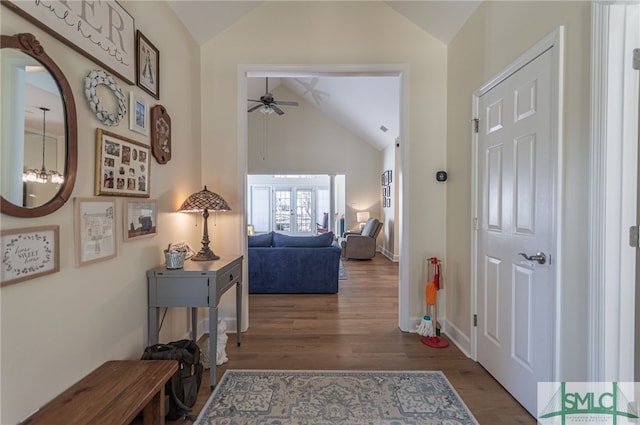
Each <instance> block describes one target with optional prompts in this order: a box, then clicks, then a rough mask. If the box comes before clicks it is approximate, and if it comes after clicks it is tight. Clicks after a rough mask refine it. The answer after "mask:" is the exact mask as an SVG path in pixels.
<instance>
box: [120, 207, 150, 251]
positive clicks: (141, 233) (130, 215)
mask: <svg viewBox="0 0 640 425" xmlns="http://www.w3.org/2000/svg"><path fill="white" fill-rule="evenodd" d="M122 212H123V213H122V217H123V218H122V223H123V226H122V227H123V230H124V241H125V242H128V241H131V240H134V239H139V238H144V237H149V236H155V235H157V234H158V201H157V200H155V199H147V200H144V201H143V200H138V199H125V200H124V204H123V208H122Z"/></svg>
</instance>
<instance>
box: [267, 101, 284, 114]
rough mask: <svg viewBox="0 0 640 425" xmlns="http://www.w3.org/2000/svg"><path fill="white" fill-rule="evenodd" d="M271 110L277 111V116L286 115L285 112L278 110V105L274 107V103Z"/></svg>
mask: <svg viewBox="0 0 640 425" xmlns="http://www.w3.org/2000/svg"><path fill="white" fill-rule="evenodd" d="M270 107H271V109H273V110H274V111H276V114H278V115H284V111H283V110H282V109H280V108H278V107H277V106H276V105H274V104H273V103H272V104H271V105H270Z"/></svg>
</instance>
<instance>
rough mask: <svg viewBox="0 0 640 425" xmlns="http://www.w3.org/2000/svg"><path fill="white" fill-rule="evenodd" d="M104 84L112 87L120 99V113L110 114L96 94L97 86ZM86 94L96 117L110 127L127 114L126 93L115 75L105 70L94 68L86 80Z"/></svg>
mask: <svg viewBox="0 0 640 425" xmlns="http://www.w3.org/2000/svg"><path fill="white" fill-rule="evenodd" d="M100 84H103V85H105V86H107V87H109V88H110V89H111V91H112V92H113V94H114V95H115V96H116V99H118V114H117V115H116V114H110V113H109V112H107V111H106V110H105V109H104V108H103V107H102V106H101V105H100V99H98V95H97V94H96V87H98V86H99V85H100ZM84 95H85V97H86V98H87V102H89V107H90V108H91V110H92V111H93V112H94V113H95V114H96V117H97V118H98V119H99V120H100V121H102V122H103V123H104V124H105V125H107V126H109V127H115V126H117V125H118V124H120V121H122V119H123V118H124V116H125V115H126V114H127V104H126V99H125V97H124V94H123V93H122V90H120V87H118V84H117V83H116V82H115V80H114V79H113V77H112V76H111V75H109V74H107V73H106V72H104V71H101V70H97V69H94V70H93V71H91V72H90V73H89V75H87V78H85V80H84Z"/></svg>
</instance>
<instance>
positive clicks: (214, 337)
mask: <svg viewBox="0 0 640 425" xmlns="http://www.w3.org/2000/svg"><path fill="white" fill-rule="evenodd" d="M217 351H218V307H217V306H210V307H209V382H210V384H211V389H213V387H215V386H216V361H217V360H218V359H217V357H218V355H217V354H218V353H217Z"/></svg>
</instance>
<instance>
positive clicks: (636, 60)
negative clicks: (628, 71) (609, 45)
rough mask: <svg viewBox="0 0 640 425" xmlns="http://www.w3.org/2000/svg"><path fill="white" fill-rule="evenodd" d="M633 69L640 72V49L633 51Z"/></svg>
mask: <svg viewBox="0 0 640 425" xmlns="http://www.w3.org/2000/svg"><path fill="white" fill-rule="evenodd" d="M633 69H635V70H640V49H633Z"/></svg>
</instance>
